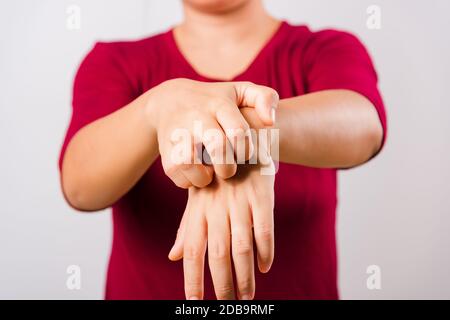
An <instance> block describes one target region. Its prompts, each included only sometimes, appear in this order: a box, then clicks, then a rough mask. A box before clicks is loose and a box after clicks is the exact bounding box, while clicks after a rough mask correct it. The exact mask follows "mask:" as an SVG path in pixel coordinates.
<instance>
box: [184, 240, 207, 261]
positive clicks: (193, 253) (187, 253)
mask: <svg viewBox="0 0 450 320" xmlns="http://www.w3.org/2000/svg"><path fill="white" fill-rule="evenodd" d="M183 256H184V259H186V260H191V261H192V260H199V259H201V257H202V250H200V248H199V247H198V246H195V245H190V244H189V245H186V246H185V247H184V252H183Z"/></svg>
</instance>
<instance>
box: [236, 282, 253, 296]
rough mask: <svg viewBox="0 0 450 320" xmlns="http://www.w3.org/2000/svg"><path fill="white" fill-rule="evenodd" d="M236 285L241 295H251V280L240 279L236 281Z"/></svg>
mask: <svg viewBox="0 0 450 320" xmlns="http://www.w3.org/2000/svg"><path fill="white" fill-rule="evenodd" d="M237 285H238V288H239V292H240V293H241V295H242V294H244V293H253V290H254V282H253V280H252V279H251V278H245V279H240V280H238V281H237Z"/></svg>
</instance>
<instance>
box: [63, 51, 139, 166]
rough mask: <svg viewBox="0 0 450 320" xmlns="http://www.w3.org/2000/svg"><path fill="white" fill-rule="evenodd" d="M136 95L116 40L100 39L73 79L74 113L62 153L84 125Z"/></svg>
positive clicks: (112, 110) (111, 111) (105, 114)
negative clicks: (109, 41) (103, 40)
mask: <svg viewBox="0 0 450 320" xmlns="http://www.w3.org/2000/svg"><path fill="white" fill-rule="evenodd" d="M136 97H137V95H136V94H135V90H133V86H132V82H131V81H130V80H129V77H128V76H127V72H126V68H124V67H123V58H122V57H121V54H120V50H119V49H118V47H117V44H115V43H97V44H96V45H95V46H94V48H93V49H92V50H91V51H90V52H89V53H88V55H87V56H86V57H85V58H84V60H83V62H82V63H81V65H80V67H79V69H78V71H77V73H76V76H75V80H74V85H73V96H72V117H71V120H70V124H69V128H68V130H67V133H66V136H65V139H64V143H63V146H62V149H61V153H60V157H59V167H60V168H61V166H62V160H63V158H64V154H65V151H66V148H67V145H68V144H69V142H70V140H71V139H72V138H73V136H74V135H75V134H76V133H77V132H78V131H79V130H80V129H82V128H83V127H84V126H86V125H88V124H90V123H92V122H94V121H96V120H98V119H100V118H102V117H105V116H107V115H109V114H111V113H113V112H114V111H116V110H118V109H119V108H121V107H123V106H125V105H127V104H128V103H130V102H131V101H133V100H134V99H135V98H136Z"/></svg>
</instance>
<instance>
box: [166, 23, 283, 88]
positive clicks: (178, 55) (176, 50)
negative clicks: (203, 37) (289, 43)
mask: <svg viewBox="0 0 450 320" xmlns="http://www.w3.org/2000/svg"><path fill="white" fill-rule="evenodd" d="M288 26H289V24H288V23H287V22H286V21H281V23H280V25H279V26H278V29H277V30H276V31H275V32H274V34H273V35H272V36H271V37H270V39H269V40H267V42H266V43H265V45H264V46H263V47H262V49H261V50H260V51H259V52H258V54H257V55H256V56H255V58H254V59H253V60H252V61H251V63H250V64H249V65H248V66H247V67H246V68H245V70H244V71H242V72H240V73H239V74H237V75H235V76H234V77H233V78H232V79H229V80H225V79H213V78H211V77H207V76H204V75H202V74H200V73H199V72H198V71H197V70H195V68H194V67H193V66H192V65H191V63H190V62H189V61H188V59H187V58H186V57H185V56H184V54H183V53H182V52H181V50H180V47H179V46H178V43H177V41H176V39H175V35H174V29H173V28H172V29H170V30H169V31H168V32H167V33H166V39H167V42H168V44H169V47H170V49H171V51H172V53H173V55H174V56H175V57H174V58H175V59H177V60H179V61H180V62H181V64H182V65H184V67H185V68H186V69H187V70H189V73H191V74H192V76H193V77H194V78H195V79H198V80H200V81H205V82H223V81H239V80H241V79H245V76H246V75H247V74H248V73H249V72H250V71H251V70H252V69H253V68H255V67H257V65H258V64H259V63H260V61H262V60H264V58H265V57H267V56H268V54H269V53H271V51H272V50H273V48H274V47H275V45H276V44H277V43H278V41H279V39H280V38H281V37H282V36H283V35H284V34H285V31H286V29H287V27H288Z"/></svg>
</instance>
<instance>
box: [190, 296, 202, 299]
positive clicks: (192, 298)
mask: <svg viewBox="0 0 450 320" xmlns="http://www.w3.org/2000/svg"><path fill="white" fill-rule="evenodd" d="M189 300H200V299H199V298H198V297H195V296H194V297H190V298H189Z"/></svg>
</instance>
